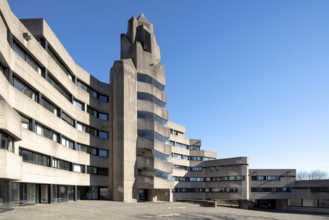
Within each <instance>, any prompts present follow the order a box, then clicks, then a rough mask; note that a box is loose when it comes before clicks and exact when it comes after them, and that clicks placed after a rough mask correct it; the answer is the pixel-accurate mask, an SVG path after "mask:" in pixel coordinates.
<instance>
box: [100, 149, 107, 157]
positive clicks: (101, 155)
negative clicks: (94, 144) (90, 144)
mask: <svg viewBox="0 0 329 220" xmlns="http://www.w3.org/2000/svg"><path fill="white" fill-rule="evenodd" d="M98 156H100V157H108V151H107V150H101V149H99V150H98Z"/></svg>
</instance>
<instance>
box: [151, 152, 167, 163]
mask: <svg viewBox="0 0 329 220" xmlns="http://www.w3.org/2000/svg"><path fill="white" fill-rule="evenodd" d="M153 154H154V157H155V158H158V159H160V160H163V161H170V160H171V156H170V155H167V154H164V153H162V152H160V151H157V150H154V153H153Z"/></svg>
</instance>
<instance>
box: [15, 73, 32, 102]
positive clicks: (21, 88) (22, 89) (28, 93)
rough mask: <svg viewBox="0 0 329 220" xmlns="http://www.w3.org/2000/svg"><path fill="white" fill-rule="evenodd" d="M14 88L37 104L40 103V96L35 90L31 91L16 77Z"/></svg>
mask: <svg viewBox="0 0 329 220" xmlns="http://www.w3.org/2000/svg"><path fill="white" fill-rule="evenodd" d="M14 87H15V88H16V89H18V91H20V92H22V93H24V94H25V95H26V96H28V97H30V98H31V99H32V100H34V101H36V102H37V101H38V94H37V93H36V92H35V91H34V90H33V89H31V88H30V87H29V86H28V85H27V84H25V83H24V82H22V81H21V80H19V79H17V78H16V77H14Z"/></svg>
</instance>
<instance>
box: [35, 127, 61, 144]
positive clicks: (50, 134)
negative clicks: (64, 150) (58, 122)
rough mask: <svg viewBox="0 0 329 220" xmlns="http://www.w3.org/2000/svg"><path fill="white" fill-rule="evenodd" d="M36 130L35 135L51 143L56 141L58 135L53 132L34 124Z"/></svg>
mask: <svg viewBox="0 0 329 220" xmlns="http://www.w3.org/2000/svg"><path fill="white" fill-rule="evenodd" d="M36 129H37V134H39V135H41V136H43V137H46V138H49V139H50V140H53V141H56V142H57V141H58V134H57V133H55V132H54V131H52V130H50V129H49V128H46V127H43V126H42V125H40V124H36Z"/></svg>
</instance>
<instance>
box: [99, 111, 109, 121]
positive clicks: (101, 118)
mask: <svg viewBox="0 0 329 220" xmlns="http://www.w3.org/2000/svg"><path fill="white" fill-rule="evenodd" d="M98 118H99V119H100V120H103V121H108V120H109V115H108V114H105V113H101V112H100V113H98Z"/></svg>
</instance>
